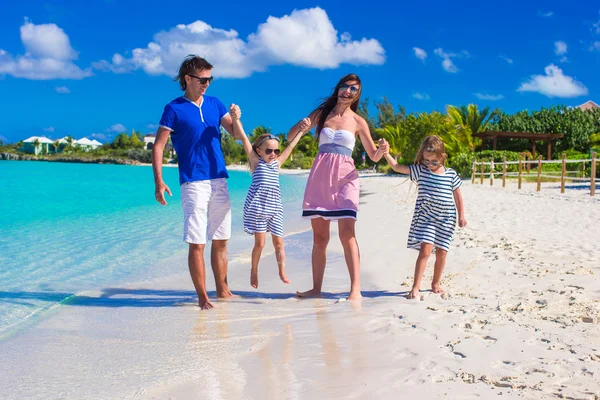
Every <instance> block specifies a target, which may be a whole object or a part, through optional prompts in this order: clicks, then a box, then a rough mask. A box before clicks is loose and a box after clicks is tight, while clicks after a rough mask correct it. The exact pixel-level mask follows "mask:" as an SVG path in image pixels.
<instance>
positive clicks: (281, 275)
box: [279, 264, 290, 283]
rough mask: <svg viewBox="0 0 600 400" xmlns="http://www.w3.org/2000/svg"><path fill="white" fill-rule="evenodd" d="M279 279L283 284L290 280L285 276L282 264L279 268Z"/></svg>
mask: <svg viewBox="0 0 600 400" xmlns="http://www.w3.org/2000/svg"><path fill="white" fill-rule="evenodd" d="M279 279H281V282H283V283H290V280H289V279H288V278H287V276H285V266H284V265H283V264H281V265H280V266H279Z"/></svg>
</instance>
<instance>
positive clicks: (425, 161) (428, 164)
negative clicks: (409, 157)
mask: <svg viewBox="0 0 600 400" xmlns="http://www.w3.org/2000/svg"><path fill="white" fill-rule="evenodd" d="M421 164H423V165H426V166H428V167H429V166H430V165H432V166H434V167H437V166H439V165H441V164H442V163H441V162H439V161H429V160H423V161H421Z"/></svg>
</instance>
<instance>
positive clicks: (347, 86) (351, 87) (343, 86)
mask: <svg viewBox="0 0 600 400" xmlns="http://www.w3.org/2000/svg"><path fill="white" fill-rule="evenodd" d="M348 88H350V93H352V94H356V93H358V87H356V86H350V85H346V84H345V83H344V84H341V85H340V90H342V91H345V90H346V89H348Z"/></svg>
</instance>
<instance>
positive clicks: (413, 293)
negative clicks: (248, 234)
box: [406, 288, 419, 299]
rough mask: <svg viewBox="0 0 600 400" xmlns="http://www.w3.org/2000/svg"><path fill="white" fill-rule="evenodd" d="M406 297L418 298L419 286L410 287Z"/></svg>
mask: <svg viewBox="0 0 600 400" xmlns="http://www.w3.org/2000/svg"><path fill="white" fill-rule="evenodd" d="M406 298H407V299H418V298H419V288H412V290H411V291H410V292H409V293H408V294H407V295H406Z"/></svg>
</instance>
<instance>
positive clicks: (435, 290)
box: [431, 282, 444, 293]
mask: <svg viewBox="0 0 600 400" xmlns="http://www.w3.org/2000/svg"><path fill="white" fill-rule="evenodd" d="M431 291H432V292H433V293H444V289H442V288H441V286H440V283H439V282H437V283H433V282H431Z"/></svg>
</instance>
